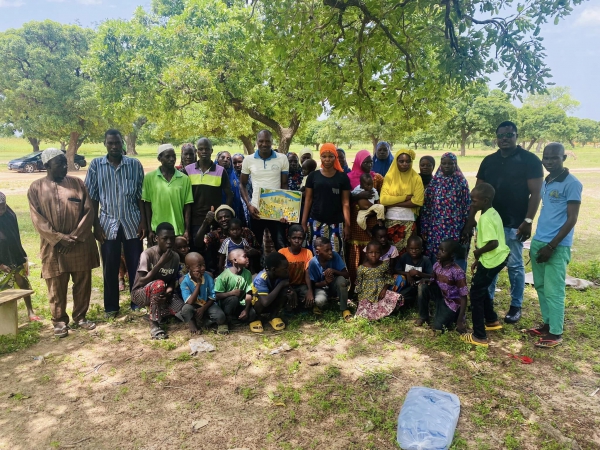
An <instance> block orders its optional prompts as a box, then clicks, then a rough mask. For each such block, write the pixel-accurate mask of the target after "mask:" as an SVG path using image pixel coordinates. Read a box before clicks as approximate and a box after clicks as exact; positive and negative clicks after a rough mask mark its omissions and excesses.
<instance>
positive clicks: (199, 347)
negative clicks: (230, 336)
mask: <svg viewBox="0 0 600 450" xmlns="http://www.w3.org/2000/svg"><path fill="white" fill-rule="evenodd" d="M190 349H191V352H190V355H197V354H198V352H214V351H215V346H214V345H212V344H211V343H209V342H206V341H205V340H204V339H202V338H196V339H190Z"/></svg>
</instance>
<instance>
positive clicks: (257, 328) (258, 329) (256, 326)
mask: <svg viewBox="0 0 600 450" xmlns="http://www.w3.org/2000/svg"><path fill="white" fill-rule="evenodd" d="M250 331H252V332H253V333H262V332H263V331H264V330H263V326H262V322H261V321H260V320H255V321H254V322H251V323H250Z"/></svg>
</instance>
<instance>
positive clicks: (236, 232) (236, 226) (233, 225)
mask: <svg viewBox="0 0 600 450" xmlns="http://www.w3.org/2000/svg"><path fill="white" fill-rule="evenodd" d="M247 248H250V244H248V241H247V240H246V239H244V238H243V237H242V221H241V220H240V219H236V218H235V217H234V218H233V219H231V220H230V221H229V237H228V238H226V239H225V240H224V241H223V243H222V244H221V248H220V249H219V270H220V271H223V270H225V269H227V268H229V267H231V261H230V260H229V258H227V255H229V253H231V252H232V251H233V250H236V249H237V250H245V249H247Z"/></svg>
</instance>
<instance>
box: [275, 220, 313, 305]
mask: <svg viewBox="0 0 600 450" xmlns="http://www.w3.org/2000/svg"><path fill="white" fill-rule="evenodd" d="M305 236H306V233H305V232H304V228H302V225H300V224H297V223H295V224H293V225H291V226H290V228H289V230H288V241H289V243H290V246H289V247H285V248H282V249H281V250H279V253H281V254H282V255H283V256H285V258H286V259H287V260H288V263H289V267H290V269H289V272H290V289H292V291H294V292H295V293H296V297H297V298H298V305H302V306H304V307H307V308H308V307H310V306H312V305H313V303H314V302H311V303H310V304H306V303H305V301H306V294H307V293H308V291H309V290H311V289H310V287H309V284H310V278H309V277H308V270H307V269H308V263H309V262H310V260H311V259H312V257H313V254H312V252H311V251H310V250H309V249H307V248H303V247H302V243H303V242H304V239H305ZM311 297H313V298H314V296H312V290H311Z"/></svg>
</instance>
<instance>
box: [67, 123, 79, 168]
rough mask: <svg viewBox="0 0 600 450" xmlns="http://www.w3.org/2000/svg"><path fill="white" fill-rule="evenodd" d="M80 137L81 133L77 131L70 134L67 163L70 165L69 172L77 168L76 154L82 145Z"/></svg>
mask: <svg viewBox="0 0 600 450" xmlns="http://www.w3.org/2000/svg"><path fill="white" fill-rule="evenodd" d="M80 138H81V134H80V133H78V132H77V131H71V134H70V135H69V145H68V147H67V164H68V167H69V172H71V171H73V170H75V155H76V154H77V150H78V149H79V147H80V146H81V143H80V141H79V139H80Z"/></svg>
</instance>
